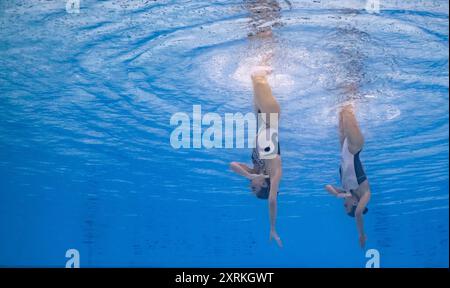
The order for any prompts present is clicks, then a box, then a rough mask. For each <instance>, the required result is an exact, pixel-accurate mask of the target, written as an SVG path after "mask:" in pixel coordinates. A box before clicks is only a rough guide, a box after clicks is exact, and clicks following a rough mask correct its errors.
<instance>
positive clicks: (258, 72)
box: [251, 66, 273, 77]
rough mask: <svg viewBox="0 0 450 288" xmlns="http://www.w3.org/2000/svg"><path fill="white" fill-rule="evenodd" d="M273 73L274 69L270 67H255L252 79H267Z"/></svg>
mask: <svg viewBox="0 0 450 288" xmlns="http://www.w3.org/2000/svg"><path fill="white" fill-rule="evenodd" d="M272 71H273V69H272V67H269V66H255V67H254V68H253V69H252V74H251V75H252V77H266V76H267V75H269V74H271V73H272Z"/></svg>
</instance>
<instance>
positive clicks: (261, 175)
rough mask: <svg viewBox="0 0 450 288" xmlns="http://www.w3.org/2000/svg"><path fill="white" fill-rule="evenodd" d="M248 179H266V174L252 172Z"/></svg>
mask: <svg viewBox="0 0 450 288" xmlns="http://www.w3.org/2000/svg"><path fill="white" fill-rule="evenodd" d="M248 179H249V180H252V181H253V180H256V179H261V180H262V179H264V174H250V175H249V176H248Z"/></svg>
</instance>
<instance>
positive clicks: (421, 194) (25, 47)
mask: <svg viewBox="0 0 450 288" xmlns="http://www.w3.org/2000/svg"><path fill="white" fill-rule="evenodd" d="M243 2H244V1H242V0H240V1H238V0H214V1H206V0H199V1H183V0H176V1H168V0H161V1H137V0H136V1H91V0H81V9H80V11H79V12H80V13H68V12H67V11H66V5H65V1H62V0H61V1H44V0H33V1H30V0H26V1H25V0H23V1H0V175H1V176H0V177H1V178H0V266H6V267H11V266H13V267H23V266H32V267H64V266H65V263H66V261H67V259H66V258H65V253H66V250H68V249H77V250H78V251H79V252H80V260H81V263H80V264H81V266H82V267H116V266H119V267H180V266H182V267H184V266H187V267H224V266H237V267H364V266H365V263H366V261H367V259H366V258H365V250H362V249H361V248H359V245H358V237H357V232H356V226H355V223H354V221H353V220H352V219H350V218H349V217H348V216H346V215H345V214H344V213H343V208H342V203H341V201H338V200H336V199H333V198H331V197H330V196H329V195H327V193H326V192H324V190H323V186H324V185H325V184H329V183H337V181H338V163H339V143H338V135H337V120H338V118H337V106H338V105H339V104H340V103H342V102H343V101H344V100H345V96H344V95H341V93H340V92H339V91H340V90H339V89H338V88H339V87H340V86H341V85H342V84H345V83H349V82H353V83H355V82H356V83H358V85H360V87H361V88H360V89H361V91H360V98H359V99H358V100H357V102H358V104H357V117H358V119H359V121H360V125H361V128H362V130H363V133H364V135H365V138H366V144H365V148H364V151H363V153H362V154H361V158H362V161H363V163H364V165H365V168H366V172H367V174H368V177H369V179H370V181H371V186H372V190H373V191H372V200H371V203H370V205H369V207H370V212H369V214H368V215H367V217H365V225H366V230H367V234H368V243H367V247H366V248H367V249H369V248H373V249H377V250H378V251H379V252H380V254H381V266H382V267H448V264H449V260H448V257H449V256H448V255H449V251H448V248H449V230H448V228H449V223H448V219H449V190H448V172H449V170H448V163H449V162H448V152H449V150H448V145H449V143H448V139H449V134H448V133H449V132H448V129H449V116H448V115H449V110H448V104H449V98H448V92H449V85H448V80H449V78H448V69H449V65H448V48H449V47H448V46H449V45H448V29H449V22H448V21H449V20H448V19H449V18H448V1H419V0H416V1H387V0H386V1H385V0H382V1H381V11H380V13H368V11H366V10H365V9H364V6H365V1H356V0H355V1H350V0H348V1H325V0H317V1H312V0H310V1H300V0H298V1H293V0H291V1H290V3H291V5H288V4H287V3H288V2H286V1H279V5H280V8H281V11H279V12H277V13H272V14H270V15H268V16H267V17H266V18H265V19H259V18H257V17H256V16H255V15H253V16H251V14H250V11H251V9H250V8H249V6H248V5H246V4H244V3H243ZM265 2H267V1H265ZM269 2H270V1H269ZM247 4H248V3H247ZM69 11H70V12H73V11H71V10H69ZM253 24H255V25H271V26H273V34H274V36H273V39H272V40H271V41H268V43H258V41H255V40H251V39H249V37H248V34H249V33H252V30H254V29H255V27H253ZM267 49H271V51H273V55H274V56H273V57H274V58H273V68H274V73H273V74H272V75H271V76H270V79H269V81H270V83H271V85H272V87H273V91H274V94H275V96H276V97H277V99H278V100H279V102H280V105H281V109H282V118H281V145H282V153H283V154H282V157H283V166H284V176H283V181H282V183H281V187H280V190H281V193H280V196H279V211H278V214H279V217H278V225H277V226H278V232H279V233H280V236H281V237H282V239H283V242H284V248H283V249H279V248H278V247H276V245H275V244H274V243H269V221H268V212H267V202H265V201H261V200H257V199H255V197H254V196H252V195H251V193H250V191H249V189H248V187H247V186H248V184H247V183H246V181H244V180H242V179H240V178H239V177H237V176H235V175H233V174H232V173H231V172H230V171H229V169H228V163H229V162H231V161H241V162H247V163H249V162H250V150H249V149H210V150H208V149H181V150H175V149H173V148H172V146H171V145H170V142H169V137H170V133H171V132H172V130H173V129H174V127H173V126H171V125H170V118H171V116H172V115H173V114H174V113H176V112H186V113H191V112H192V105H194V104H198V105H202V109H203V110H204V112H205V113H206V112H216V113H219V114H220V115H223V114H224V113H236V112H241V113H247V112H250V111H251V110H252V103H251V99H252V91H251V86H250V82H249V73H250V69H251V67H252V65H254V64H255V63H257V62H258V59H259V57H260V55H261V53H263V52H264V51H263V50H267Z"/></svg>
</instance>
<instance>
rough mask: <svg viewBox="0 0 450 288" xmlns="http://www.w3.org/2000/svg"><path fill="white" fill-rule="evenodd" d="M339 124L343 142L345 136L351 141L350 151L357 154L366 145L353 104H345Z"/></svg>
mask: <svg viewBox="0 0 450 288" xmlns="http://www.w3.org/2000/svg"><path fill="white" fill-rule="evenodd" d="M339 126H340V134H341V136H340V137H341V143H343V140H344V139H345V138H347V139H348V141H349V150H350V153H352V154H356V153H358V152H359V151H361V149H362V148H363V146H364V136H363V135H362V133H361V129H360V128H359V125H358V121H357V120H356V117H355V113H354V111H353V105H351V104H348V105H345V106H344V107H343V108H342V109H341V112H340V114H339Z"/></svg>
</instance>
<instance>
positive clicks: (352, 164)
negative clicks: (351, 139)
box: [339, 138, 367, 194]
mask: <svg viewBox="0 0 450 288" xmlns="http://www.w3.org/2000/svg"><path fill="white" fill-rule="evenodd" d="M361 151H362V150H360V151H358V153H356V154H355V155H353V154H352V153H350V151H349V150H348V139H347V138H345V140H344V144H343V145H342V155H341V166H340V168H339V174H340V176H341V183H342V188H343V189H344V190H345V191H346V192H350V193H352V194H354V193H353V191H354V190H356V189H358V187H359V185H361V183H363V182H364V181H366V180H367V176H366V173H365V172H364V168H363V166H362V163H361V160H360V159H359V154H360V153H361Z"/></svg>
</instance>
